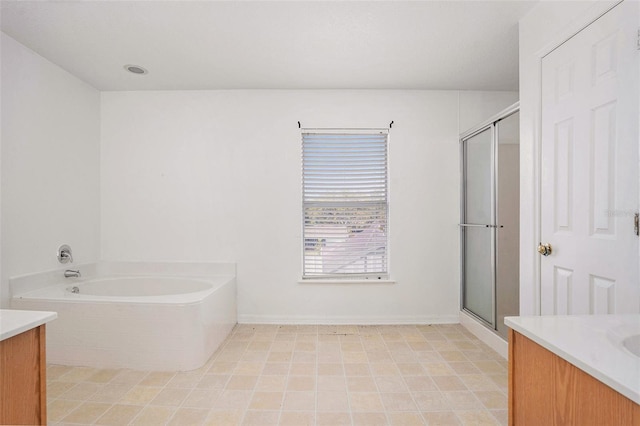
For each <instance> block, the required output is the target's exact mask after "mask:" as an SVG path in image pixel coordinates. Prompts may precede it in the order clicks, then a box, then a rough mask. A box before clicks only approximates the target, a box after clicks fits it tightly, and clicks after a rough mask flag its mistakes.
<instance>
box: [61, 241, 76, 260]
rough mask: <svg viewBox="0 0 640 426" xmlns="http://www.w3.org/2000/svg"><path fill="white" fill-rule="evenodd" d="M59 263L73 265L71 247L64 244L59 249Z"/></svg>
mask: <svg viewBox="0 0 640 426" xmlns="http://www.w3.org/2000/svg"><path fill="white" fill-rule="evenodd" d="M58 262H60V263H73V254H72V253H71V247H69V246H68V245H66V244H63V245H61V246H60V247H59V248H58Z"/></svg>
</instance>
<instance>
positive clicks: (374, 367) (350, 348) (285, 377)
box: [47, 325, 507, 426]
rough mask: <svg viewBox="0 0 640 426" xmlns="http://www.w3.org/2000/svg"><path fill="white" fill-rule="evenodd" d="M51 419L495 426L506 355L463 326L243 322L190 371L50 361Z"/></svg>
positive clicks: (502, 410)
mask: <svg viewBox="0 0 640 426" xmlns="http://www.w3.org/2000/svg"><path fill="white" fill-rule="evenodd" d="M47 392H48V394H47V398H48V418H49V423H50V424H60V425H62V424H102V425H127V424H131V425H154V426H155V425H163V424H169V425H265V426H266V425H331V426H337V425H366V426H374V425H426V424H428V425H500V424H507V411H506V410H507V363H506V361H505V360H504V359H503V358H501V357H500V356H499V355H498V354H496V353H495V352H494V351H493V350H491V349H490V348H489V347H487V346H486V345H484V344H483V343H481V342H480V341H479V340H478V339H476V338H475V337H474V336H473V335H471V334H470V333H468V332H467V331H466V330H465V329H464V328H463V327H461V326H460V325H430V326H428V325H402V326H295V325H280V326H278V325H238V326H236V327H235V328H234V330H233V332H232V333H231V334H230V335H229V337H228V338H227V340H226V341H225V342H224V343H223V345H222V346H221V347H220V349H219V350H218V351H217V352H216V353H215V354H214V355H213V356H212V357H211V359H210V360H209V361H208V362H207V363H206V364H205V365H204V366H203V367H202V368H200V369H198V370H195V371H188V372H179V373H173V372H160V371H151V372H149V371H134V370H99V369H93V368H86V367H66V366H59V365H49V366H48V387H47Z"/></svg>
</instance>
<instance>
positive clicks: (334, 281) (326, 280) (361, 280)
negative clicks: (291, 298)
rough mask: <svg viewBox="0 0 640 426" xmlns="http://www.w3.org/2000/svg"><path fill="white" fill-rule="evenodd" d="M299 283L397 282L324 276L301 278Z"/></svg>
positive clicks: (386, 283)
mask: <svg viewBox="0 0 640 426" xmlns="http://www.w3.org/2000/svg"><path fill="white" fill-rule="evenodd" d="M298 284H346V285H350V284H385V285H389V284H391V285H393V284H396V281H395V280H390V279H388V278H387V279H384V280H367V279H363V278H356V279H345V278H335V279H330V278H323V279H308V280H307V279H302V278H301V279H299V280H298Z"/></svg>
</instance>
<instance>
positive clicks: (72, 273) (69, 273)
mask: <svg viewBox="0 0 640 426" xmlns="http://www.w3.org/2000/svg"><path fill="white" fill-rule="evenodd" d="M64 277H65V278H80V270H79V269H75V270H74V269H67V270H66V271H64Z"/></svg>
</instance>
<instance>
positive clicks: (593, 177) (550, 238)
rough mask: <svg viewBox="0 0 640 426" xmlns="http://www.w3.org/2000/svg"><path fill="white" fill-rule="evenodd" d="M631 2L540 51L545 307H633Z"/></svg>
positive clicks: (635, 94)
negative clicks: (547, 246)
mask: <svg viewBox="0 0 640 426" xmlns="http://www.w3.org/2000/svg"><path fill="white" fill-rule="evenodd" d="M638 5H639V2H637V1H625V2H623V3H622V4H620V5H618V6H616V7H615V8H614V9H612V10H611V11H609V12H608V13H606V14H605V15H604V16H602V17H601V18H600V19H598V20H597V21H596V22H594V23H593V24H591V25H590V26H588V27H587V28H586V29H584V30H583V31H581V32H580V33H578V34H577V35H576V36H574V37H573V38H571V39H570V40H568V41H567V42H566V43H564V44H563V45H562V46H560V47H558V48H557V49H556V50H554V51H553V52H551V53H550V54H549V55H547V56H546V57H545V58H543V60H542V105H541V106H542V134H541V136H542V145H541V147H542V148H541V149H542V152H541V193H540V195H541V200H540V207H541V211H540V224H541V240H542V241H541V242H542V243H543V244H550V245H551V249H552V251H551V254H550V255H548V256H542V257H541V289H540V302H541V313H542V314H543V315H548V314H557V315H560V314H611V313H628V312H640V308H639V306H640V291H639V288H640V284H639V282H638V237H637V236H636V235H635V233H634V213H635V212H636V211H637V210H638V98H639V86H638V79H639V78H638V77H639V72H640V68H639V67H638V63H639V61H638V59H639V55H640V51H638V50H637V43H638V41H637V37H638V28H639V26H640V23H639V22H638V21H639V19H638V17H639V14H638ZM535 249H536V248H535V247H532V248H531V250H535Z"/></svg>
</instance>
